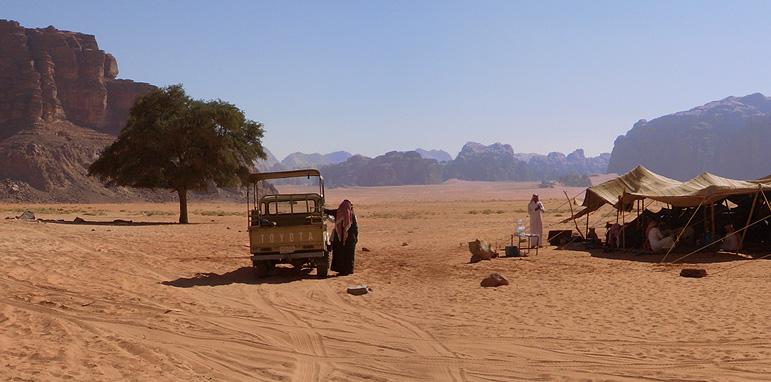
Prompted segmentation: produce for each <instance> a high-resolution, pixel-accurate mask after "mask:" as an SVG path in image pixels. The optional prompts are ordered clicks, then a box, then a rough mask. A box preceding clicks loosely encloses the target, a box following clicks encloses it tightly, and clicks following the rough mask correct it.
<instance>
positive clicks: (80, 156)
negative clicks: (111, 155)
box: [0, 20, 152, 202]
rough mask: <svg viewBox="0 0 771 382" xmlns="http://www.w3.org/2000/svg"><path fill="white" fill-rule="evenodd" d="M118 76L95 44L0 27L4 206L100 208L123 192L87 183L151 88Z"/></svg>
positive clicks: (77, 36) (84, 38)
mask: <svg viewBox="0 0 771 382" xmlns="http://www.w3.org/2000/svg"><path fill="white" fill-rule="evenodd" d="M117 75H118V64H117V62H116V60H115V58H114V57H113V56H112V55H110V54H108V53H105V52H104V51H103V50H100V49H99V46H98V45H97V43H96V38H95V37H94V36H91V35H87V34H82V33H75V32H67V31H60V30H57V29H56V28H54V27H53V26H49V27H48V28H44V29H28V28H24V27H22V26H20V25H19V23H18V22H15V21H7V20H0V200H8V201H14V200H17V201H41V202H43V201H60V202H71V201H97V200H111V198H112V197H114V196H115V195H116V192H117V193H118V194H119V193H120V192H123V191H115V190H113V191H110V192H106V191H105V189H104V188H103V187H102V186H101V184H99V183H98V182H96V181H95V180H93V179H89V178H87V177H86V176H85V173H86V169H87V168H88V166H89V165H90V164H91V163H92V162H93V161H94V160H95V159H96V157H97V155H98V153H99V152H100V151H101V150H102V149H103V148H104V147H105V146H106V145H108V144H109V143H110V142H111V141H112V140H114V139H115V136H116V135H117V134H118V133H119V132H120V131H121V129H123V127H124V126H125V124H126V119H127V117H128V112H129V109H130V108H131V105H132V104H133V102H134V100H135V99H136V97H137V96H139V95H140V94H142V93H144V92H146V91H148V90H149V89H151V88H152V86H151V85H149V84H146V83H140V82H134V81H130V80H119V79H116V76H117ZM25 190H26V191H25ZM25 192H26V194H25ZM24 195H26V196H24Z"/></svg>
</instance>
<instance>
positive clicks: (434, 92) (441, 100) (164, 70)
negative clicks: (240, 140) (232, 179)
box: [0, 0, 771, 160]
mask: <svg viewBox="0 0 771 382" xmlns="http://www.w3.org/2000/svg"><path fill="white" fill-rule="evenodd" d="M769 16H771V2H769V1H738V0H737V1H707V0H704V1H671V0H667V1H656V0H646V1H591V0H587V1H548V0H546V1H480V0H468V1H456V0H439V1H432V0H419V1H414V0H411V1H401V0H382V1H378V0H372V1H365V0H357V1H334V0H331V1H289V0H286V1H278V0H276V1H229V0H219V1H199V0H189V1H158V0H153V1H144V0H132V1H102V0H99V1H85V0H83V1H78V0H71V1H61V0H59V1H42V0H4V1H2V2H0V19H8V20H15V21H18V22H19V23H20V24H21V25H22V26H23V27H26V28H45V27H47V26H49V25H53V26H54V27H56V28H57V29H60V30H67V31H74V32H81V33H85V34H90V35H94V36H96V40H97V43H98V44H99V47H100V49H102V50H104V51H106V52H107V53H110V54H112V55H113V56H114V57H115V58H116V60H117V62H118V68H119V70H120V74H119V75H118V78H125V79H131V80H134V81H138V82H147V83H150V84H153V85H157V86H166V85H173V84H182V85H183V86H184V88H185V90H186V91H187V93H188V94H189V95H191V96H192V97H193V98H196V99H203V100H211V99H221V100H223V101H227V102H230V103H232V104H234V105H236V106H237V107H238V108H240V109H241V110H243V111H244V113H245V114H246V117H247V118H249V119H251V120H254V121H257V122H261V123H263V124H264V126H265V137H264V138H263V141H262V143H263V145H264V146H265V147H267V148H268V149H269V150H270V151H271V152H272V153H273V154H274V155H275V156H276V157H277V158H278V159H279V160H281V159H283V158H284V157H285V156H287V155H289V154H291V153H294V152H304V153H322V154H325V153H330V152H334V151H340V150H343V151H347V152H349V153H352V154H362V155H365V156H369V157H375V156H378V155H382V154H384V153H386V152H389V151H394V150H396V151H409V150H414V149H416V148H422V149H426V150H432V149H437V150H444V151H446V152H448V153H449V154H450V155H452V156H453V157H455V155H457V154H458V152H459V151H460V150H461V148H462V147H463V145H464V144H465V143H466V142H469V141H473V142H478V143H482V144H485V145H489V144H493V143H496V142H501V143H504V144H510V145H511V146H512V147H513V148H514V151H515V152H522V153H539V154H547V153H549V152H553V151H558V152H562V153H565V154H568V153H570V152H572V151H574V150H576V149H579V148H581V149H584V151H585V154H586V155H587V156H596V155H599V154H600V153H603V152H611V150H612V149H613V142H614V140H615V139H616V137H618V136H619V135H624V134H626V132H627V131H628V130H629V129H631V128H632V125H633V124H634V123H635V122H637V121H638V120H640V119H648V120H651V119H654V118H657V117H660V116H663V115H666V114H671V113H674V112H678V111H683V110H688V109H691V108H693V107H696V106H701V105H703V104H705V103H708V102H711V101H715V100H720V99H723V98H726V97H729V96H745V95H748V94H752V93H757V92H760V93H763V94H765V95H766V96H771V70H769V63H770V62H771V49H768V47H769V46H771V22H768V20H769ZM0 54H2V52H0Z"/></svg>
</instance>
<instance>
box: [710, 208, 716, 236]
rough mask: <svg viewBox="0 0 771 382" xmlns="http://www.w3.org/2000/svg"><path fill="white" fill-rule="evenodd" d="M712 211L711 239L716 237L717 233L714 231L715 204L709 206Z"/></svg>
mask: <svg viewBox="0 0 771 382" xmlns="http://www.w3.org/2000/svg"><path fill="white" fill-rule="evenodd" d="M710 207H711V209H712V235H713V237H717V231H715V203H712V206H710Z"/></svg>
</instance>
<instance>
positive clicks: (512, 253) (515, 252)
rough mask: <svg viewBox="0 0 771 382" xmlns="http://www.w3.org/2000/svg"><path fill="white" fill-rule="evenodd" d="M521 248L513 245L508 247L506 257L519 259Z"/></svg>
mask: <svg viewBox="0 0 771 382" xmlns="http://www.w3.org/2000/svg"><path fill="white" fill-rule="evenodd" d="M518 256H519V248H518V247H516V246H513V245H507V246H506V257H518Z"/></svg>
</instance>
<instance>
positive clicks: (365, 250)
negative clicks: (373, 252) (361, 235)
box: [361, 247, 369, 252]
mask: <svg viewBox="0 0 771 382" xmlns="http://www.w3.org/2000/svg"><path fill="white" fill-rule="evenodd" d="M361 251H362V252H369V248H367V247H361Z"/></svg>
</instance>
